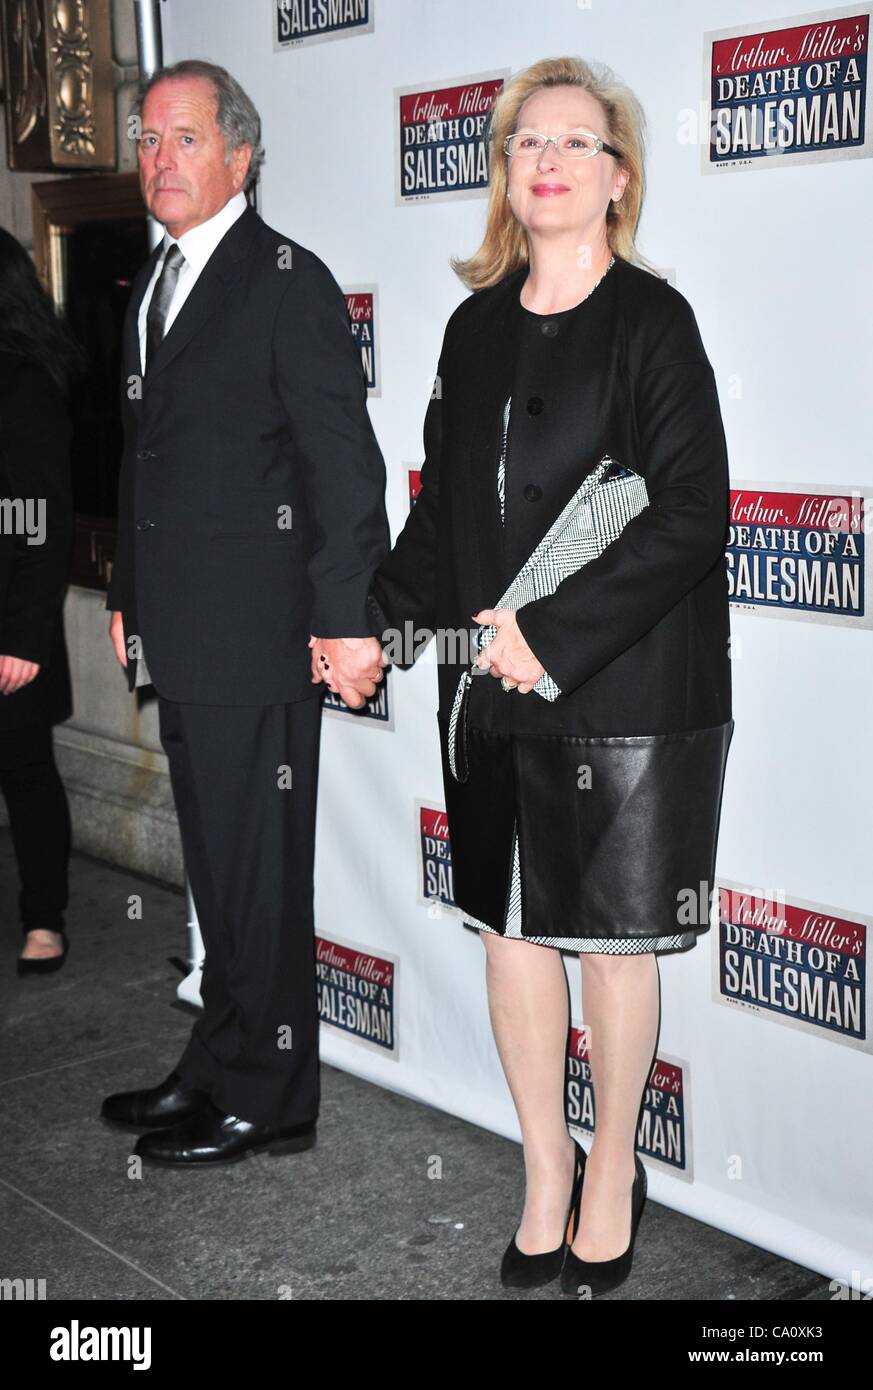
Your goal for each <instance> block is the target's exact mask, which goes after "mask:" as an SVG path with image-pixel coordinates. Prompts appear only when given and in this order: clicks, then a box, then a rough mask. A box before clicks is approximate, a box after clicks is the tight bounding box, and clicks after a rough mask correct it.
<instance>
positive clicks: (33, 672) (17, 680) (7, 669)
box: [0, 656, 39, 695]
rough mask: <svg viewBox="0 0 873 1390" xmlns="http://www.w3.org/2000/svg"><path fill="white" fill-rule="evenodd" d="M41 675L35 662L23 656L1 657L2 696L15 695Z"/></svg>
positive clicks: (0, 687)
mask: <svg viewBox="0 0 873 1390" xmlns="http://www.w3.org/2000/svg"><path fill="white" fill-rule="evenodd" d="M38 675H39V666H38V665H37V663H36V662H35V661H25V659H24V657H21V656H0V695H13V694H14V693H15V691H16V690H20V689H21V688H22V686H24V685H29V684H30V682H31V681H32V680H35V679H36V677H37V676H38Z"/></svg>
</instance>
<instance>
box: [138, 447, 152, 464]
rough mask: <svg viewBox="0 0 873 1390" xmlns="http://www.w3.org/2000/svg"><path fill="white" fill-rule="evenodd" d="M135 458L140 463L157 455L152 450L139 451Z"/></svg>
mask: <svg viewBox="0 0 873 1390" xmlns="http://www.w3.org/2000/svg"><path fill="white" fill-rule="evenodd" d="M137 458H138V459H139V460H140V461H142V460H144V459H153V458H157V454H156V453H155V451H154V449H140V451H139V453H138V454H137Z"/></svg>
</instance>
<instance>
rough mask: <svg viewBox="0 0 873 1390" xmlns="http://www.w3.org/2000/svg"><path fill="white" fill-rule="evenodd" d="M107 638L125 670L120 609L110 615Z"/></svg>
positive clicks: (122, 621)
mask: <svg viewBox="0 0 873 1390" xmlns="http://www.w3.org/2000/svg"><path fill="white" fill-rule="evenodd" d="M109 638H110V641H111V642H112V645H113V647H114V648H115V655H116V656H117V657H118V660H119V661H120V662H121V664H122V666H123V667H124V668H125V670H126V669H127V652H126V651H125V649H124V620H123V618H122V616H121V609H120V608H119V609H118V610H117V612H115V613H113V614H112V617H111V619H110V620H109Z"/></svg>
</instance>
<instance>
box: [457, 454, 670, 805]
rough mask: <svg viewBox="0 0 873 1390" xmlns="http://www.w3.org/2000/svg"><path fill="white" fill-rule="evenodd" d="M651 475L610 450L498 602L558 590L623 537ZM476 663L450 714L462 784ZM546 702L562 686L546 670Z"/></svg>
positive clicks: (488, 630) (540, 684) (518, 601)
mask: <svg viewBox="0 0 873 1390" xmlns="http://www.w3.org/2000/svg"><path fill="white" fill-rule="evenodd" d="M648 501H649V494H648V492H647V490H646V483H645V479H644V478H642V477H641V476H640V474H639V473H635V472H634V471H633V469H632V468H625V467H624V466H623V465H622V464H620V463H617V462H616V460H615V459H612V458H610V457H609V455H608V454H604V456H603V458H602V459H601V460H600V462H599V463H597V464H596V465H595V466H594V468H593V469H592V470H591V472H590V473H589V474H588V476H587V477H586V478H585V480H584V482H583V483H582V484H581V486H580V487H579V488H578V490H577V491H576V492H575V493H574V495H573V496H572V497H571V498H570V501H569V502H568V503H567V505H566V507H565V508H564V510H563V511H562V512H561V514H560V516H559V517H558V518H557V520H556V521H554V522H553V524H552V525H551V526H550V527H549V530H548V531H547V533H546V535H545V536H543V538H542V540H541V541H540V542H539V544H538V545H537V547H536V549H535V550H534V551H533V553H532V554H531V555H530V556H529V557H528V559H527V560H526V561H525V563H524V565H522V567H521V569H520V570H519V572H518V574H517V575H516V576H515V578H514V579H513V581H512V583H511V584H510V586H509V588H508V589H507V590H506V592H505V593H504V594H503V596H502V597H501V598H500V599H498V601H497V603H495V604H494V605H493V606H494V607H495V608H512V609H514V610H516V611H517V610H518V609H519V608H523V607H524V605H525V604H526V603H532V602H533V600H534V599H537V598H543V597H544V596H545V595H546V594H553V593H554V592H555V590H556V589H557V587H558V585H559V584H560V583H561V582H562V580H564V579H566V578H567V577H568V575H571V574H575V573H576V571H577V570H579V569H581V568H582V566H583V565H585V564H587V563H588V561H589V560H593V559H594V558H595V557H596V556H597V555H599V554H600V553H601V551H603V550H605V549H606V547H607V546H608V545H611V544H612V542H613V541H614V540H617V539H618V537H619V536H620V535H621V533H622V531H623V530H624V528H625V526H626V525H627V523H628V522H629V521H631V520H632V519H633V518H634V517H635V516H637V515H638V514H639V513H640V512H641V511H642V510H643V508H644V507H646V506H647V505H648ZM496 633H497V629H496V628H495V627H493V626H487V627H483V628H482V629H481V630H480V632H479V634H478V644H479V651H483V650H484V649H485V647H487V646H488V644H489V643H490V642H491V641H493V639H494V637H495V636H496ZM476 669H477V668H476V666H475V662H474V663H473V664H472V665H471V667H470V670H469V671H465V672H464V674H463V675H462V677H461V679H460V681H459V682H458V689H457V691H456V693H455V698H454V701H453V704H452V712H451V715H450V716H449V729H448V744H449V748H448V752H449V767H450V768H451V772H452V776H453V777H454V779H455V781H456V782H466V781H467V778H468V777H469V769H468V767H467V757H466V714H467V695H468V692H469V689H470V686H471V685H472V683H473V671H474V670H476ZM533 688H534V690H535V691H536V693H537V695H540V696H541V697H542V698H543V699H544V700H557V698H558V696H559V695H560V694H561V691H560V689H559V687H558V686H557V685H556V684H555V682H554V681H553V680H552V678H551V676H549V674H548V673H547V672H545V673H544V674H543V675H542V676H540V678H539V680H538V681H537V683H536V685H535V686H534V687H533Z"/></svg>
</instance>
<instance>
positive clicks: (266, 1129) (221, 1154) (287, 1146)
mask: <svg viewBox="0 0 873 1390" xmlns="http://www.w3.org/2000/svg"><path fill="white" fill-rule="evenodd" d="M314 1143H315V1121H314V1120H311V1121H310V1122H309V1123H308V1124H303V1125H290V1126H288V1127H286V1128H282V1129H280V1128H277V1127H274V1126H272V1125H259V1124H252V1123H251V1122H250V1121H249V1120H243V1119H240V1117H239V1115H225V1113H224V1111H223V1110H219V1109H218V1107H217V1106H216V1105H213V1104H212V1102H211V1101H209V1102H208V1103H207V1104H206V1105H205V1106H204V1107H203V1109H202V1110H199V1111H198V1112H197V1114H196V1115H192V1116H191V1118H190V1119H188V1120H183V1121H182V1122H181V1124H177V1125H172V1126H170V1128H169V1129H156V1130H153V1131H152V1133H151V1134H144V1135H142V1137H141V1138H140V1139H139V1140H138V1141H137V1143H136V1145H135V1146H134V1150H133V1151H134V1153H135V1154H138V1155H139V1157H140V1158H143V1159H145V1160H146V1162H147V1163H165V1164H171V1165H173V1166H175V1167H186V1168H191V1167H196V1166H200V1165H202V1164H205V1163H238V1162H239V1160H240V1159H241V1158H248V1157H249V1156H250V1155H253V1154H256V1153H261V1152H263V1151H264V1150H266V1151H267V1152H268V1153H271V1154H290V1153H300V1152H301V1151H302V1150H303V1149H311V1148H312V1146H313V1144H314Z"/></svg>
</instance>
